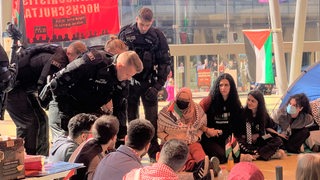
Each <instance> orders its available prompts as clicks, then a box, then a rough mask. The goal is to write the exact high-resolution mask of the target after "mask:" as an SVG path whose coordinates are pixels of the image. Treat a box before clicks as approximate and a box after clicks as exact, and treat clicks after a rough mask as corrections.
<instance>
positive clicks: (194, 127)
mask: <svg viewBox="0 0 320 180" xmlns="http://www.w3.org/2000/svg"><path fill="white" fill-rule="evenodd" d="M206 125H207V117H206V114H205V113H204V112H203V110H202V108H201V107H200V105H199V104H197V103H195V102H194V101H193V100H192V93H191V90H190V89H189V88H186V87H183V88H181V89H180V90H179V92H178V93H177V95H176V98H175V100H173V101H171V102H170V103H169V104H168V105H167V106H165V107H163V109H162V110H161V111H160V113H159V115H158V137H159V138H160V139H161V143H162V144H164V143H165V142H167V141H168V140H170V139H179V140H182V141H184V142H185V143H186V144H188V146H189V155H188V160H187V163H186V169H185V170H186V171H193V172H194V173H193V175H194V177H195V179H201V178H204V177H206V175H207V174H208V172H209V159H208V156H206V154H205V152H204V151H203V149H202V146H201V144H200V143H199V141H200V140H201V135H202V133H203V131H202V129H201V128H202V127H203V126H206Z"/></svg>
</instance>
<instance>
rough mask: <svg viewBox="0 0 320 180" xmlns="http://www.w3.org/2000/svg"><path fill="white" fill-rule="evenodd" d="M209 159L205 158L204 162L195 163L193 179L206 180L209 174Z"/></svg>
mask: <svg viewBox="0 0 320 180" xmlns="http://www.w3.org/2000/svg"><path fill="white" fill-rule="evenodd" d="M209 164H210V163H209V157H208V156H205V157H204V160H202V161H200V162H199V163H197V165H196V167H195V170H194V171H193V177H194V179H195V180H202V179H205V178H207V175H208V172H209Z"/></svg>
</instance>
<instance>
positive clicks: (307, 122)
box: [278, 93, 314, 153]
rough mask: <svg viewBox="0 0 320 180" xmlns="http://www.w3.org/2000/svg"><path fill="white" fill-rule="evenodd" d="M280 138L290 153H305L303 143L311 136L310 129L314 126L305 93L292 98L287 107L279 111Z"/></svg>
mask: <svg viewBox="0 0 320 180" xmlns="http://www.w3.org/2000/svg"><path fill="white" fill-rule="evenodd" d="M278 113H280V115H278V117H279V118H278V122H279V126H280V129H281V131H280V133H278V136H280V137H281V138H282V140H283V141H284V146H285V148H286V150H287V151H288V152H290V153H301V152H304V148H303V147H304V146H303V143H304V142H305V140H306V139H307V138H308V137H309V136H310V132H309V129H308V127H310V126H312V125H313V124H314V120H313V118H312V113H311V108H310V103H309V99H308V97H307V96H306V95H305V94H304V93H300V94H295V95H293V96H291V97H290V98H289V100H288V102H287V103H286V106H285V107H284V108H282V109H280V110H279V112H278Z"/></svg>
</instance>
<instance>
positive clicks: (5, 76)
mask: <svg viewBox="0 0 320 180" xmlns="http://www.w3.org/2000/svg"><path fill="white" fill-rule="evenodd" d="M14 75H15V70H14V69H13V68H10V66H9V59H8V56H7V53H6V52H5V50H4V49H3V47H2V46H1V45H0V120H4V110H5V102H6V96H7V94H6V93H7V92H8V91H9V90H11V88H12V87H11V82H12V80H13V78H14Z"/></svg>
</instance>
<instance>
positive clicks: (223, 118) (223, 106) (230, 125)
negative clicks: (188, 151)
mask: <svg viewBox="0 0 320 180" xmlns="http://www.w3.org/2000/svg"><path fill="white" fill-rule="evenodd" d="M200 105H201V107H202V108H203V110H204V111H205V113H206V114H207V127H208V128H205V130H204V132H205V133H204V134H203V135H202V139H201V145H202V147H203V149H204V151H205V152H206V154H207V155H208V156H209V157H213V156H216V157H217V158H218V159H219V160H220V162H221V163H225V162H227V158H226V150H225V145H226V140H227V139H228V138H229V137H230V136H231V134H232V133H235V134H236V133H237V132H236V126H237V124H238V123H239V121H240V114H241V109H242V105H241V102H240V99H239V95H238V92H237V88H236V84H235V82H234V80H233V78H232V76H231V75H230V74H228V73H224V74H221V75H220V76H219V77H218V78H217V79H216V81H215V84H214V86H213V88H212V89H211V91H210V93H209V96H207V97H206V98H204V99H202V100H201V102H200ZM212 129H214V130H215V131H216V132H217V133H215V135H213V136H212V135H209V134H208V133H207V131H209V130H212Z"/></svg>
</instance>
